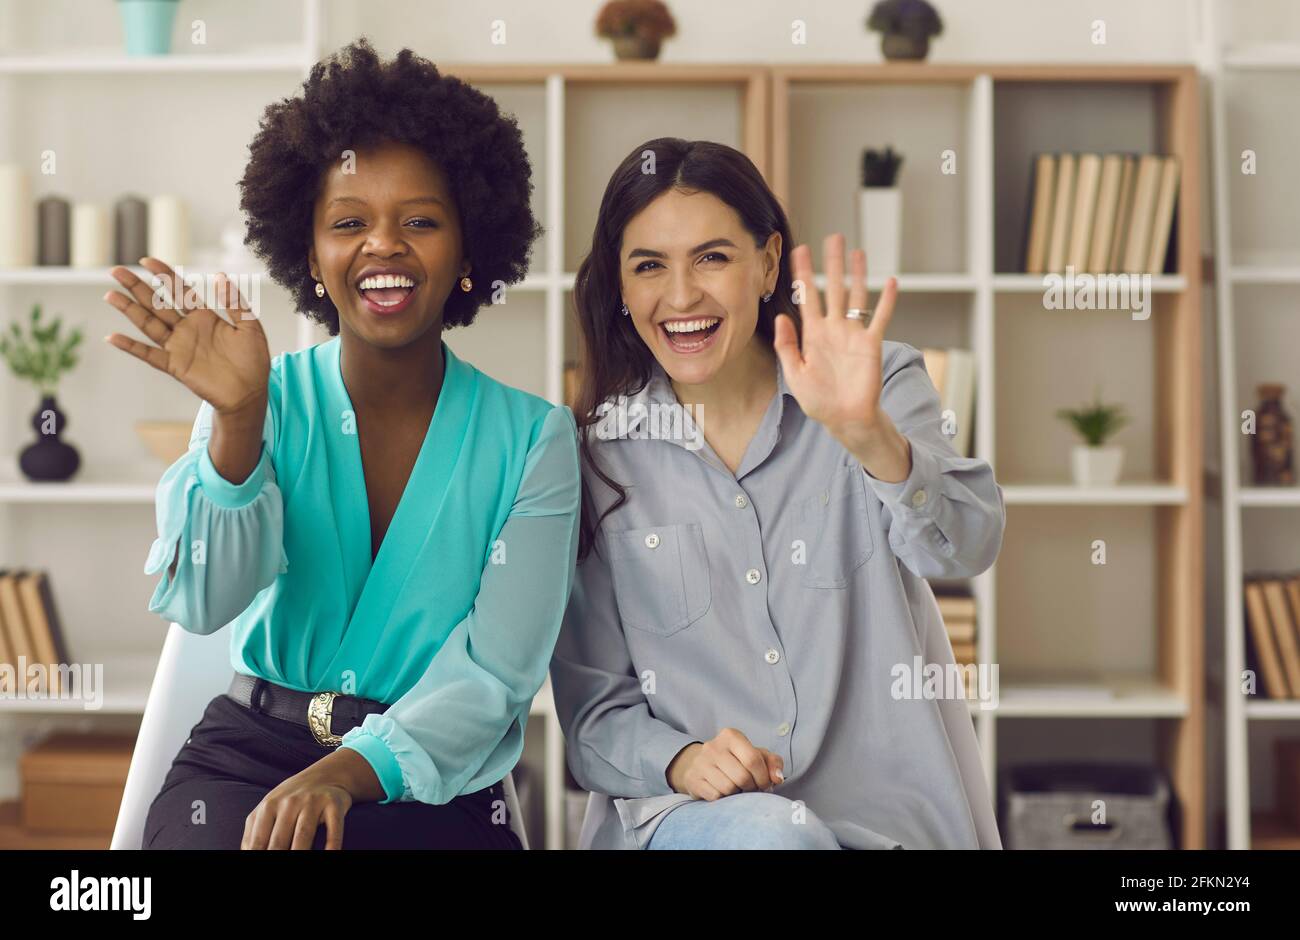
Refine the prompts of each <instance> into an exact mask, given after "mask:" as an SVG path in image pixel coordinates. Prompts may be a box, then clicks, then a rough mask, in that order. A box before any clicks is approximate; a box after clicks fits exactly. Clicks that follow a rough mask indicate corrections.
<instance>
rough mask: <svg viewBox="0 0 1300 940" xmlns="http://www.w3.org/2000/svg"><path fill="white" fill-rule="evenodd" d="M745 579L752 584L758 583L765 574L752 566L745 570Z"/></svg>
mask: <svg viewBox="0 0 1300 940" xmlns="http://www.w3.org/2000/svg"><path fill="white" fill-rule="evenodd" d="M745 580H746V581H748V582H749V583H750V584H757V583H758V582H759V581H761V580H763V576H762V575H761V574H759V572H758V569H757V568H750V569H749V570H748V571H746V572H745Z"/></svg>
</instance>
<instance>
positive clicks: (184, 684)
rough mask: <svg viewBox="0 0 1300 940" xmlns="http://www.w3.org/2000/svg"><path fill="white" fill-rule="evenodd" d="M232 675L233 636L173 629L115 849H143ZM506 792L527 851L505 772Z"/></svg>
mask: <svg viewBox="0 0 1300 940" xmlns="http://www.w3.org/2000/svg"><path fill="white" fill-rule="evenodd" d="M233 676H234V668H233V667H232V666H231V665H230V635H229V633H227V632H226V631H225V630H218V631H216V632H215V633H212V634H209V635H208V636H200V635H199V634H197V633H190V632H189V631H188V630H186V629H185V628H183V627H182V626H181V625H180V624H176V623H173V624H172V625H171V627H170V628H169V629H168V631H167V639H166V640H165V641H164V642H163V649H162V655H161V656H160V657H159V659H158V671H157V672H156V673H154V679H153V685H152V686H151V687H150V689H149V698H148V700H147V701H146V703H145V708H144V717H143V718H142V720H141V721H140V735H139V737H137V738H136V742H135V752H134V753H133V754H132V755H131V767H130V769H129V770H128V771H127V775H126V789H125V790H124V791H123V793H122V806H121V809H119V810H118V813H117V825H116V826H115V827H114V829H113V841H112V843H111V844H110V846H109V847H110V848H112V849H138V848H140V847H141V845H142V844H143V842H144V823H145V818H146V817H147V816H148V815H149V807H150V806H151V805H152V804H153V801H154V797H156V796H157V795H158V791H159V790H161V789H162V785H163V780H164V779H165V778H166V777H167V771H168V770H170V769H171V765H172V761H173V760H175V758H176V755H177V753H179V751H180V749H181V746H182V745H183V744H184V743H185V741H186V740H187V739H188V738H189V736H190V731H191V729H193V727H194V726H195V725H196V724H198V723H199V719H201V718H202V717H203V711H204V709H206V708H207V707H208V703H209V702H210V701H212V699H213V698H215V697H216V696H218V695H220V694H221V693H223V692H225V691H226V689H228V688H229V687H230V680H231V678H233ZM502 790H503V791H504V796H505V801H506V810H507V811H508V812H509V814H510V828H511V830H512V831H513V832H514V833H515V835H517V836H518V837H519V841H520V843H521V844H522V845H523V847H524V848H525V849H526V848H528V835H527V833H526V832H525V831H524V820H523V815H522V814H521V813H520V811H519V797H518V795H517V794H516V793H515V782H514V779H513V777H512V776H511V775H510V774H506V777H505V780H504V781H503V784H502Z"/></svg>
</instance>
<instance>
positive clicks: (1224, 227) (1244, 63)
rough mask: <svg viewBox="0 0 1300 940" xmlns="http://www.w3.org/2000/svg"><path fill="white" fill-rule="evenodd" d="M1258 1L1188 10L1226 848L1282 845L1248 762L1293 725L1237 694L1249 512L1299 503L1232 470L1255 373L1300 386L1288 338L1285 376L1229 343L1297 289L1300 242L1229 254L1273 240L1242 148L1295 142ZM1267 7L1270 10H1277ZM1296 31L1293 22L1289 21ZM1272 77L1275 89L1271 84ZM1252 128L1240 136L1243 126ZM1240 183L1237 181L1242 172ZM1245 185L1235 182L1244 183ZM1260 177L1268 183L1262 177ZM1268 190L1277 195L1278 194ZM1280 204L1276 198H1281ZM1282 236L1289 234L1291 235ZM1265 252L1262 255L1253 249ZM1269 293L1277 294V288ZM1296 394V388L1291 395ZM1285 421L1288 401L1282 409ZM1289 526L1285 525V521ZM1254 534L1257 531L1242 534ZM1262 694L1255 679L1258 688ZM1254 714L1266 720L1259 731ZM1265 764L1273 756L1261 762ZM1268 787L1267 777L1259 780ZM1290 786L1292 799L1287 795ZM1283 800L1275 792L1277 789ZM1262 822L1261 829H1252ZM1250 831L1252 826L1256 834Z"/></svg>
mask: <svg viewBox="0 0 1300 940" xmlns="http://www.w3.org/2000/svg"><path fill="white" fill-rule="evenodd" d="M1262 9H1263V6H1262V5H1261V4H1259V3H1234V4H1224V3H1221V2H1218V0H1200V3H1199V5H1198V8H1197V12H1198V14H1199V24H1198V25H1199V35H1200V38H1201V40H1202V43H1201V48H1200V50H1199V52H1200V59H1201V63H1200V64H1201V68H1202V70H1203V72H1204V74H1205V77H1206V82H1207V85H1208V88H1209V93H1210V102H1209V104H1210V118H1211V126H1212V133H1213V139H1212V141H1211V143H1212V145H1213V148H1214V149H1213V153H1214V157H1213V160H1212V162H1213V165H1214V174H1213V178H1212V181H1211V182H1212V191H1213V196H1214V216H1215V224H1214V251H1215V256H1216V258H1217V261H1216V278H1215V303H1216V307H1217V313H1218V342H1219V360H1218V364H1219V388H1218V395H1219V403H1220V408H1221V413H1220V419H1219V421H1220V441H1219V444H1220V454H1221V469H1220V485H1219V487H1218V491H1219V498H1220V501H1221V509H1222V513H1223V517H1222V518H1223V547H1224V551H1223V605H1224V607H1223V642H1224V645H1223V672H1222V686H1221V692H1222V698H1223V720H1224V741H1225V747H1224V752H1223V759H1224V765H1223V766H1224V774H1225V784H1226V792H1225V796H1226V823H1227V844H1228V848H1231V849H1248V848H1252V847H1258V846H1257V845H1256V843H1257V838H1256V837H1257V835H1258V833H1259V832H1267V833H1268V834H1269V835H1270V836H1272V839H1270V847H1282V846H1281V845H1280V844H1279V843H1278V842H1277V841H1275V840H1276V839H1277V838H1278V837H1279V835H1281V834H1282V833H1281V831H1280V830H1279V829H1278V828H1277V826H1276V825H1275V824H1270V823H1268V822H1267V821H1265V820H1262V819H1261V818H1259V816H1258V815H1257V813H1254V812H1252V803H1253V802H1254V799H1255V798H1254V797H1253V795H1252V794H1253V793H1254V792H1256V791H1261V790H1263V789H1265V788H1264V787H1263V786H1260V785H1256V784H1255V781H1254V778H1255V766H1256V762H1255V761H1254V760H1253V759H1252V758H1253V757H1254V756H1258V755H1253V754H1252V743H1258V742H1260V741H1261V740H1262V741H1264V742H1267V741H1268V740H1270V739H1271V738H1272V737H1273V736H1274V735H1275V734H1277V733H1279V732H1280V733H1287V732H1288V731H1289V732H1290V733H1291V734H1293V735H1294V734H1296V733H1297V729H1296V728H1295V727H1294V726H1290V727H1288V726H1279V725H1276V724H1274V723H1276V722H1294V721H1297V720H1300V701H1294V700H1293V701H1274V700H1267V699H1263V698H1261V697H1259V696H1258V695H1257V696H1253V697H1252V696H1249V695H1246V694H1244V693H1242V692H1241V691H1240V689H1241V687H1242V678H1243V674H1244V672H1245V670H1246V667H1247V664H1246V642H1247V640H1246V631H1245V623H1244V620H1245V617H1244V609H1243V608H1244V599H1243V579H1244V576H1245V574H1246V570H1247V568H1246V560H1245V559H1246V549H1247V547H1248V542H1249V541H1250V539H1248V532H1247V526H1246V524H1245V519H1244V518H1243V517H1245V516H1246V514H1245V512H1244V510H1247V509H1255V510H1260V509H1272V510H1275V514H1284V515H1281V516H1280V517H1281V518H1283V519H1285V520H1288V522H1289V525H1290V526H1291V527H1292V528H1291V531H1292V532H1293V531H1294V525H1295V518H1296V517H1295V515H1294V512H1295V510H1296V509H1298V508H1300V487H1287V488H1278V489H1272V488H1268V487H1256V486H1246V485H1243V484H1242V482H1241V478H1242V475H1243V473H1244V472H1245V471H1244V467H1245V466H1246V458H1247V455H1248V452H1249V440H1250V439H1249V438H1248V437H1247V436H1245V435H1243V434H1242V433H1241V420H1242V415H1241V413H1242V411H1243V410H1244V409H1247V408H1253V407H1254V406H1255V404H1256V401H1255V399H1254V398H1252V397H1248V396H1250V395H1251V394H1252V393H1253V390H1254V383H1255V382H1257V381H1270V380H1287V379H1289V380H1290V381H1289V382H1288V385H1289V388H1290V389H1291V390H1292V391H1294V389H1295V388H1296V387H1297V385H1300V374H1298V373H1297V372H1296V370H1295V365H1294V363H1295V360H1294V352H1295V343H1294V341H1293V340H1292V341H1291V342H1290V343H1288V342H1287V339H1288V337H1286V336H1272V337H1269V339H1270V340H1271V341H1272V342H1273V343H1274V344H1276V345H1278V346H1279V347H1280V348H1284V349H1286V350H1287V351H1288V355H1289V356H1290V372H1289V373H1285V372H1284V373H1282V374H1276V373H1273V374H1269V373H1264V374H1260V373H1259V372H1258V371H1257V370H1259V369H1267V368H1270V367H1272V368H1276V367H1277V364H1276V362H1275V361H1272V362H1269V363H1268V364H1267V365H1261V363H1260V360H1259V358H1258V357H1259V355H1260V350H1259V342H1258V339H1257V342H1256V343H1255V344H1254V345H1252V344H1251V343H1250V342H1249V341H1248V340H1247V341H1246V342H1242V343H1240V344H1239V343H1238V339H1239V336H1241V335H1242V331H1243V329H1259V330H1261V331H1264V330H1267V329H1269V328H1270V326H1271V324H1268V323H1267V322H1265V323H1263V324H1259V323H1257V318H1258V317H1259V316H1260V315H1261V311H1260V309H1259V308H1260V307H1261V306H1262V305H1263V304H1262V303H1261V299H1262V298H1263V297H1275V296H1284V297H1285V298H1286V301H1288V302H1289V303H1290V304H1291V305H1293V306H1294V304H1295V302H1296V300H1297V296H1296V294H1295V293H1294V291H1293V290H1287V288H1293V287H1294V286H1296V285H1300V242H1292V243H1291V251H1292V252H1293V254H1290V255H1289V256H1288V254H1287V253H1286V252H1285V251H1284V252H1283V253H1282V254H1281V255H1280V256H1279V254H1278V253H1277V252H1275V251H1269V252H1267V253H1261V252H1258V251H1251V250H1249V249H1247V251H1244V252H1241V255H1242V258H1241V259H1240V260H1239V258H1238V254H1239V252H1238V249H1237V240H1238V239H1239V238H1242V237H1244V236H1254V238H1253V240H1254V241H1255V242H1256V243H1257V244H1258V243H1259V242H1271V241H1272V239H1273V235H1274V233H1273V231H1272V230H1270V229H1268V228H1267V226H1268V225H1269V224H1270V223H1271V222H1273V221H1275V220H1274V219H1271V218H1270V217H1268V216H1267V215H1263V216H1262V217H1260V216H1259V215H1257V213H1256V212H1254V211H1253V208H1254V207H1253V206H1247V207H1244V208H1243V207H1238V206H1236V205H1234V191H1236V195H1237V196H1238V197H1240V196H1241V195H1242V192H1241V190H1240V189H1238V188H1237V187H1235V186H1234V177H1235V175H1236V174H1238V173H1239V168H1240V167H1241V163H1242V152H1243V151H1244V150H1246V149H1252V150H1255V151H1257V154H1258V158H1259V159H1260V160H1267V161H1270V162H1271V161H1278V164H1277V165H1279V166H1280V165H1286V166H1290V163H1291V155H1292V154H1293V153H1294V151H1295V146H1296V144H1297V143H1300V139H1298V138H1297V136H1296V132H1295V124H1294V120H1293V118H1292V116H1291V112H1292V110H1293V108H1294V101H1295V100H1296V99H1295V95H1296V94H1298V93H1300V43H1297V42H1279V41H1277V40H1276V39H1275V38H1273V37H1275V36H1276V35H1277V29H1278V24H1277V22H1276V21H1273V20H1264V19H1256V20H1254V21H1253V23H1252V22H1251V20H1252V16H1251V15H1252V14H1258V13H1259V12H1260V11H1261V10H1262ZM1274 12H1276V9H1275V10H1274ZM1230 22H1231V24H1232V27H1233V30H1232V31H1233V32H1236V31H1237V30H1239V29H1245V30H1246V31H1250V29H1249V27H1250V26H1251V25H1253V26H1256V27H1258V28H1262V29H1265V30H1266V31H1267V34H1268V36H1269V37H1270V38H1269V39H1267V40H1252V39H1250V38H1249V37H1240V36H1235V35H1234V36H1232V37H1231V38H1229V36H1228V33H1229V23H1230ZM1290 25H1291V27H1292V29H1293V30H1294V29H1295V27H1296V26H1297V25H1300V23H1297V22H1294V21H1293V22H1292V23H1291V24H1290ZM1270 85H1271V86H1272V87H1270ZM1261 102H1265V103H1271V104H1272V106H1273V107H1274V108H1275V109H1276V110H1275V112H1274V113H1275V116H1276V117H1277V118H1278V119H1280V120H1281V122H1282V123H1283V125H1284V127H1285V129H1284V130H1281V131H1280V132H1278V134H1277V136H1270V135H1269V134H1268V133H1267V132H1263V131H1261V129H1260V126H1259V124H1258V123H1252V122H1251V119H1252V118H1253V119H1254V120H1255V121H1258V120H1259V118H1260V112H1259V106H1260V103H1261ZM1248 129H1249V133H1248ZM1241 179H1242V180H1243V181H1244V180H1246V177H1244V176H1243V177H1241ZM1245 185H1246V184H1245V183H1242V184H1241V187H1242V188H1244V186H1245ZM1258 185H1261V186H1263V185H1266V184H1264V183H1262V182H1261V183H1259V184H1258ZM1270 198H1272V199H1274V200H1277V199H1278V194H1277V193H1274V194H1273V195H1272V196H1271V197H1270ZM1283 202H1285V200H1283ZM1292 210H1293V204H1292V205H1288V206H1287V208H1286V213H1287V214H1288V215H1293V214H1294V213H1293V211H1292ZM1285 235H1292V236H1294V233H1293V232H1286V233H1285V234H1284V236H1283V237H1285ZM1261 255H1262V257H1261ZM1258 288H1271V289H1272V291H1273V293H1271V294H1266V295H1261V294H1260V293H1258V291H1257V290H1256V292H1255V293H1251V292H1250V291H1251V290H1252V289H1258ZM1278 291H1283V292H1284V293H1282V294H1280V295H1279V293H1278ZM1238 311H1240V313H1241V317H1240V318H1239V317H1238ZM1289 322H1290V327H1289V328H1290V329H1291V331H1292V332H1291V334H1290V336H1291V337H1294V336H1295V335H1296V329H1297V328H1296V326H1295V321H1294V320H1290V321H1289ZM1291 400H1292V401H1294V400H1295V398H1294V395H1292V396H1291ZM1291 413H1292V415H1293V417H1294V416H1295V410H1294V408H1292V409H1291ZM1251 518H1253V519H1255V520H1259V521H1261V522H1262V516H1261V515H1260V514H1258V513H1256V514H1255V515H1254V516H1252V517H1251ZM1288 522H1283V525H1284V526H1285V525H1287V524H1288ZM1249 535H1250V536H1252V537H1253V539H1255V540H1258V539H1260V538H1261V535H1260V533H1259V532H1258V531H1254V532H1251V533H1249ZM1285 542H1287V543H1289V545H1288V547H1289V548H1290V549H1291V550H1292V551H1294V549H1295V547H1296V546H1295V543H1294V539H1286V540H1285ZM1268 557H1270V558H1275V563H1274V562H1273V561H1269V562H1267V563H1266V564H1267V566H1269V567H1274V566H1275V567H1278V568H1282V567H1285V566H1286V565H1287V564H1288V561H1287V559H1285V558H1277V557H1276V556H1273V555H1270V556H1268ZM1298 561H1300V559H1298V558H1297V556H1296V555H1295V554H1292V555H1291V557H1290V562H1289V563H1291V564H1296V563H1297V562H1298ZM1259 691H1260V692H1262V691H1263V690H1262V686H1260V687H1259ZM1261 722H1267V723H1268V725H1267V726H1264V727H1261ZM1259 763H1264V764H1266V766H1271V761H1260V762H1259ZM1258 783H1267V780H1263V781H1258ZM1295 796H1296V795H1295V794H1291V795H1290V796H1289V798H1291V799H1294V798H1295ZM1277 798H1278V799H1281V798H1283V795H1282V794H1278V795H1277ZM1261 824H1262V825H1261ZM1257 830H1258V832H1257ZM1286 844H1287V845H1288V846H1289V847H1291V848H1294V847H1295V846H1296V845H1297V844H1300V833H1296V832H1291V833H1290V834H1289V836H1288V837H1287V843H1286Z"/></svg>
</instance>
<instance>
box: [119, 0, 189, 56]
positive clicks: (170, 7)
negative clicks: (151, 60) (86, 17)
mask: <svg viewBox="0 0 1300 940" xmlns="http://www.w3.org/2000/svg"><path fill="white" fill-rule="evenodd" d="M178 2H179V0H117V12H118V14H119V15H120V16H121V17H122V32H123V33H125V34H126V53H127V55H166V54H167V53H169V52H171V49H172V23H173V22H174V21H175V20H176V4H177V3H178Z"/></svg>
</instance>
